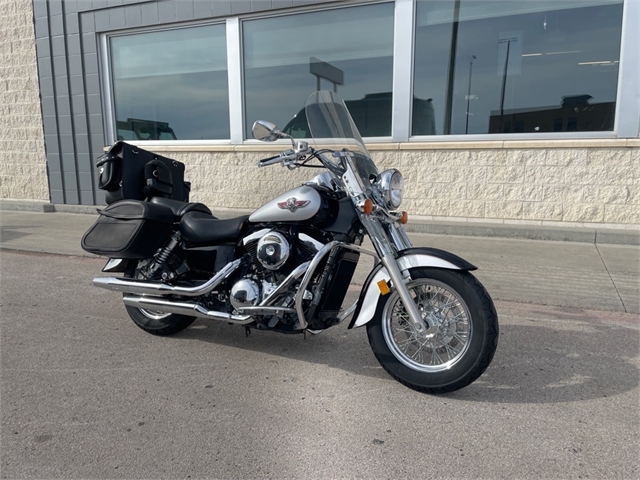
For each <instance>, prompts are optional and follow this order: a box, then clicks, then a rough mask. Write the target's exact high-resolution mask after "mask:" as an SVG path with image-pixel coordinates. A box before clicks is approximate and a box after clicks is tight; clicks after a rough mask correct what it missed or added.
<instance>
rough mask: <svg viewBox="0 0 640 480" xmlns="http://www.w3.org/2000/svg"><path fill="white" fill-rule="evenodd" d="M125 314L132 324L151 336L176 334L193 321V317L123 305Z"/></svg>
mask: <svg viewBox="0 0 640 480" xmlns="http://www.w3.org/2000/svg"><path fill="white" fill-rule="evenodd" d="M125 308H126V309H127V313H128V314H129V317H131V320H133V323H135V324H136V325H137V326H138V327H140V328H141V329H142V330H144V331H145V332H148V333H151V334H153V335H160V336H166V335H173V334H174V333H178V332H180V331H182V330H184V329H185V328H187V327H188V326H189V325H191V324H192V323H193V322H194V321H195V319H196V318H195V317H187V316H185V315H178V314H176V313H163V312H156V311H153V310H147V309H145V308H136V307H130V306H129V305H125Z"/></svg>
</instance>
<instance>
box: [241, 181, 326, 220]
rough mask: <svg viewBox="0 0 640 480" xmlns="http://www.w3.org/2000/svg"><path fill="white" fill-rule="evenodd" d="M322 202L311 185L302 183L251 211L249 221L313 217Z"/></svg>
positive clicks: (306, 218) (307, 218)
mask: <svg viewBox="0 0 640 480" xmlns="http://www.w3.org/2000/svg"><path fill="white" fill-rule="evenodd" d="M321 204H322V198H321V197H320V194H319V193H318V192H317V191H316V190H315V189H314V188H312V187H309V186H307V185H302V186H301V187H297V188H294V189H293V190H289V191H288V192H285V193H283V194H282V195H279V196H278V197H276V198H274V199H273V200H271V201H270V202H269V203H267V204H265V205H263V206H262V207H260V208H259V209H258V210H256V211H255V212H253V213H252V214H251V216H250V217H249V221H250V222H253V223H263V222H300V221H302V220H309V219H310V218H311V217H313V216H314V215H315V214H316V213H318V210H320V205H321Z"/></svg>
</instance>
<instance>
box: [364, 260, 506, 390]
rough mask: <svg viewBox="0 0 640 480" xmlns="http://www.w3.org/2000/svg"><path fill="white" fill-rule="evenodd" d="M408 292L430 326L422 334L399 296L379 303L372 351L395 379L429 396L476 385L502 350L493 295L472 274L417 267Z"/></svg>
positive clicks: (370, 332) (372, 331)
mask: <svg viewBox="0 0 640 480" xmlns="http://www.w3.org/2000/svg"><path fill="white" fill-rule="evenodd" d="M411 278H412V280H411V282H409V283H408V284H407V288H408V289H409V292H410V294H411V296H412V298H413V300H414V302H415V303H416V306H417V307H418V311H419V312H420V313H421V315H422V318H423V319H424V321H425V323H426V324H427V329H428V332H427V334H426V335H425V334H422V335H421V334H418V333H417V332H416V331H415V330H414V329H413V327H412V326H411V323H410V322H409V321H408V318H409V317H408V314H407V312H406V310H405V308H404V305H403V303H402V301H401V300H400V297H399V296H398V294H397V292H395V291H394V292H392V293H390V294H388V295H386V296H383V297H381V298H380V301H379V303H378V308H377V311H376V314H375V316H374V318H373V319H372V320H371V321H370V322H369V323H367V334H368V336H369V343H370V344H371V348H372V349H373V352H374V354H375V356H376V358H377V359H378V361H379V362H380V364H381V365H382V367H383V368H384V369H385V370H386V371H387V372H388V373H389V374H390V375H391V376H393V377H394V378H395V379H396V380H398V381H399V382H401V383H403V384H405V385H407V386H408V387H410V388H413V389H415V390H418V391H421V392H425V393H445V392H451V391H454V390H458V389H460V388H463V387H465V386H467V385H469V384H470V383H472V382H473V381H474V380H476V379H477V378H478V377H479V376H480V375H482V373H483V372H484V371H485V370H486V368H487V367H488V366H489V363H491V360H492V358H493V355H494V353H495V351H496V348H497V345H498V316H497V314H496V311H495V307H494V305H493V302H492V300H491V298H490V297H489V294H488V293H487V291H486V290H485V289H484V287H483V286H482V284H481V283H480V282H479V281H478V280H477V279H476V278H475V277H474V276H473V275H471V274H470V273H468V272H456V271H451V270H440V269H429V268H416V269H413V270H412V271H411Z"/></svg>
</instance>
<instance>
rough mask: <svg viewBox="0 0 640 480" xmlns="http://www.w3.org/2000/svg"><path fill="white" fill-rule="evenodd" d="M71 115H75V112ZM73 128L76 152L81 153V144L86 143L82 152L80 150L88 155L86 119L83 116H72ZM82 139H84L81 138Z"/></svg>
mask: <svg viewBox="0 0 640 480" xmlns="http://www.w3.org/2000/svg"><path fill="white" fill-rule="evenodd" d="M73 113H74V114H75V113H76V111H75V110H74V111H73ZM73 128H74V130H75V135H76V150H77V151H78V152H80V151H81V149H82V142H83V141H84V142H85V143H86V145H85V146H84V150H82V151H83V152H87V153H89V143H88V142H89V140H88V139H87V133H89V132H88V129H87V118H86V116H85V115H74V116H73ZM82 137H84V138H82Z"/></svg>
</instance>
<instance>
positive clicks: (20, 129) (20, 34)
mask: <svg viewBox="0 0 640 480" xmlns="http://www.w3.org/2000/svg"><path fill="white" fill-rule="evenodd" d="M0 18H1V19H2V20H1V21H0V198H13V199H24V200H40V201H42V200H44V201H48V200H49V185H48V183H47V167H46V158H45V149H44V133H43V129H42V114H41V110H40V89H39V87H38V71H37V62H36V46H35V45H36V43H35V35H34V25H33V6H32V3H31V0H0Z"/></svg>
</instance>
